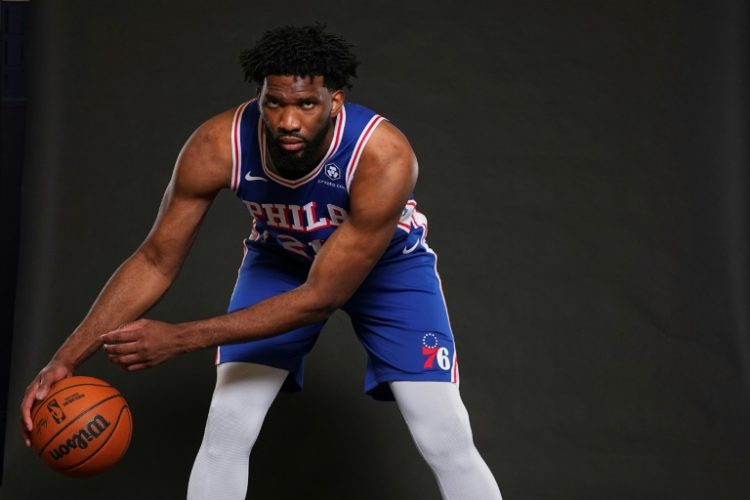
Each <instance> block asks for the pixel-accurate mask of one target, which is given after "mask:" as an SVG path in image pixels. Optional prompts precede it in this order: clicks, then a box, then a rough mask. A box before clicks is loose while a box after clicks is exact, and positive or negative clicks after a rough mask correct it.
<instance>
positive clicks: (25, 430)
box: [21, 383, 36, 446]
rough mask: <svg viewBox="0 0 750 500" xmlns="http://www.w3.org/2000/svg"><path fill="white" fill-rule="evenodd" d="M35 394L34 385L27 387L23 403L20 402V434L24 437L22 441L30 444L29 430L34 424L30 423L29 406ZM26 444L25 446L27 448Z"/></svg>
mask: <svg viewBox="0 0 750 500" xmlns="http://www.w3.org/2000/svg"><path fill="white" fill-rule="evenodd" d="M35 393H36V383H34V384H32V385H30V386H29V388H28V389H26V395H25V396H24V398H23V401H22V402H21V423H22V425H21V427H22V432H21V434H22V435H23V437H24V440H25V441H26V442H27V443H28V444H31V442H30V441H29V437H30V435H31V430H32V429H33V428H34V424H33V422H32V421H31V406H32V405H33V404H34V401H35V398H34V394H35ZM28 444H27V446H28Z"/></svg>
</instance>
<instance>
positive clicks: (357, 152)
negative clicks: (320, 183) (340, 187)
mask: <svg viewBox="0 0 750 500" xmlns="http://www.w3.org/2000/svg"><path fill="white" fill-rule="evenodd" d="M384 121H386V119H385V118H384V117H382V116H380V115H375V116H373V117H372V118H370V121H369V122H367V125H366V126H365V127H364V130H363V131H362V134H360V136H359V139H357V142H356V144H355V145H354V152H353V153H352V157H351V158H350V159H349V164H348V165H347V166H346V192H347V193H348V192H349V188H350V187H351V185H352V180H353V179H354V174H355V173H356V172H357V166H358V165H359V159H360V158H361V157H362V151H364V149H365V146H366V145H367V142H368V141H369V140H370V137H372V133H373V132H374V131H375V129H376V128H377V127H378V125H380V124H381V123H382V122H384Z"/></svg>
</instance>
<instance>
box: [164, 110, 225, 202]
mask: <svg viewBox="0 0 750 500" xmlns="http://www.w3.org/2000/svg"><path fill="white" fill-rule="evenodd" d="M234 112H235V109H234V108H232V109H229V110H227V111H224V112H223V113H220V114H218V115H216V116H213V117H211V118H209V119H208V120H206V121H205V122H203V123H202V124H201V125H200V126H199V127H198V128H197V129H196V130H195V131H194V132H193V133H192V134H191V135H190V137H189V138H188V140H187V141H186V142H185V145H184V146H183V148H182V150H181V151H180V154H179V156H178V158H177V164H176V165H175V176H174V182H175V183H176V184H177V187H180V188H182V189H185V190H187V191H192V192H195V193H196V194H201V193H206V194H208V193H212V192H215V191H218V190H219V189H222V188H225V187H228V186H229V182H230V177H231V171H232V145H231V132H232V120H233V117H234Z"/></svg>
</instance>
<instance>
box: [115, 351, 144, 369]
mask: <svg viewBox="0 0 750 500" xmlns="http://www.w3.org/2000/svg"><path fill="white" fill-rule="evenodd" d="M109 360H110V361H112V362H113V363H114V364H116V365H119V366H121V367H122V368H124V369H126V370H127V369H128V368H129V367H130V366H133V365H137V364H142V363H143V359H142V358H141V356H140V355H139V354H128V355H126V356H110V357H109Z"/></svg>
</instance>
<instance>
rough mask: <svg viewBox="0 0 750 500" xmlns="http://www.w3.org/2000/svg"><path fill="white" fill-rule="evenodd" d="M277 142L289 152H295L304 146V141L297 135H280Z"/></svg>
mask: <svg viewBox="0 0 750 500" xmlns="http://www.w3.org/2000/svg"><path fill="white" fill-rule="evenodd" d="M278 144H279V147H280V148H281V149H283V150H284V151H288V152H290V153H296V152H297V151H299V150H301V149H302V148H303V147H305V141H303V140H302V139H300V138H298V137H280V138H279V139H278Z"/></svg>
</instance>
